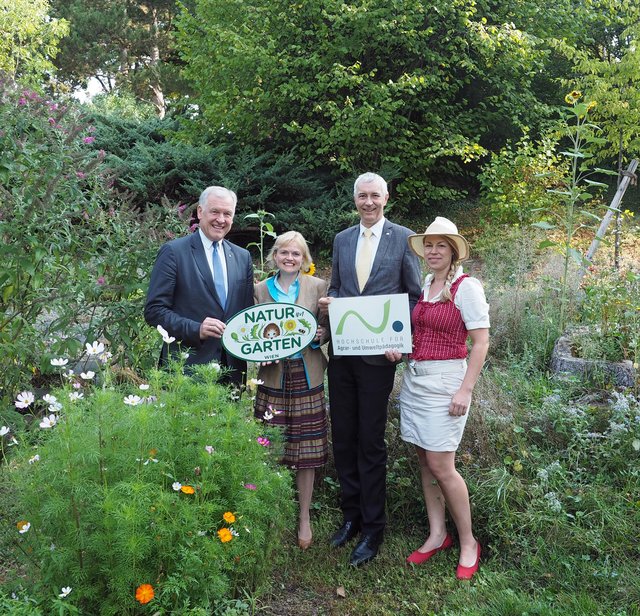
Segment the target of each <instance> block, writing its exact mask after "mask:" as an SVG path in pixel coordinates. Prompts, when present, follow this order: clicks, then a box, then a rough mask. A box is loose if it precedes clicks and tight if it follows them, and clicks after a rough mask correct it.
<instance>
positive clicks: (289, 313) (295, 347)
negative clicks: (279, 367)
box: [222, 302, 318, 361]
mask: <svg viewBox="0 0 640 616" xmlns="http://www.w3.org/2000/svg"><path fill="white" fill-rule="evenodd" d="M317 329H318V322H317V321H316V317H315V315H314V314H313V312H311V311H310V310H307V309H306V308H303V307H302V306H298V305H297V304H284V303H280V302H272V303H267V304H256V305H255V306H251V307H250V308H245V310H242V311H240V312H238V313H237V314H234V315H233V317H232V318H231V319H230V320H229V321H227V326H226V328H225V330H224V334H223V335H222V345H223V346H224V348H225V349H226V350H227V352H228V353H230V354H231V355H233V356H234V357H238V358H240V359H244V360H247V361H275V360H276V359H284V358H286V357H290V356H291V355H295V354H296V353H299V352H300V351H302V350H303V349H304V348H306V347H307V346H309V345H310V344H311V342H313V339H314V338H315V335H316V330H317Z"/></svg>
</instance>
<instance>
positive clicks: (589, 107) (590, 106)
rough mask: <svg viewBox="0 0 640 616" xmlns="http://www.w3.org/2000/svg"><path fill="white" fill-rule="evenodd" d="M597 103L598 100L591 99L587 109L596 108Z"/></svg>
mask: <svg viewBox="0 0 640 616" xmlns="http://www.w3.org/2000/svg"><path fill="white" fill-rule="evenodd" d="M596 105H597V103H596V101H591V102H590V103H589V104H588V105H587V111H591V110H592V109H594V108H595V106H596Z"/></svg>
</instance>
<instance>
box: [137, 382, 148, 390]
mask: <svg viewBox="0 0 640 616" xmlns="http://www.w3.org/2000/svg"><path fill="white" fill-rule="evenodd" d="M138 389H141V390H142V391H147V389H149V385H148V384H147V383H140V385H138Z"/></svg>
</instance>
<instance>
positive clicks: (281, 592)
mask: <svg viewBox="0 0 640 616" xmlns="http://www.w3.org/2000/svg"><path fill="white" fill-rule="evenodd" d="M519 370H520V368H519V367H515V368H511V370H509V371H506V372H505V371H504V370H497V369H496V370H490V371H489V372H488V373H487V374H485V375H484V377H483V384H482V386H480V390H479V391H478V395H477V396H476V401H477V402H476V408H475V409H474V411H473V414H472V416H471V418H470V420H469V423H468V429H467V433H466V434H465V439H464V440H463V444H462V446H461V450H460V464H459V467H460V470H461V472H462V474H463V475H464V476H465V477H466V479H467V481H468V483H469V487H470V492H471V498H472V507H473V512H474V522H475V531H476V533H477V536H478V537H479V539H480V541H481V543H482V545H483V548H484V550H483V559H482V564H481V568H480V572H479V574H478V575H477V577H476V578H475V579H474V580H473V581H472V582H470V583H468V582H459V581H457V580H456V579H455V567H456V564H457V557H458V551H457V549H455V548H454V549H452V550H449V551H446V552H443V553H441V554H438V555H437V556H436V557H434V558H433V559H432V560H430V561H429V562H428V563H427V564H425V565H422V566H406V565H405V564H404V559H405V558H406V556H407V555H408V554H409V553H411V552H412V551H413V550H414V549H416V547H417V546H419V545H420V544H421V543H422V542H423V540H424V538H425V536H426V533H427V532H428V531H427V525H426V516H425V514H424V508H423V505H422V503H421V493H420V488H419V482H418V474H417V465H416V464H415V461H414V459H413V456H412V452H411V451H410V450H409V448H407V447H406V446H405V444H404V443H401V442H398V440H397V438H398V437H397V434H396V432H395V430H396V428H395V425H396V422H397V411H396V410H395V409H394V411H393V413H392V417H391V420H390V422H389V429H388V438H389V449H390V453H391V456H390V471H389V477H390V482H389V484H390V485H389V489H388V493H389V496H388V503H387V507H388V511H389V512H391V511H394V512H395V513H390V515H389V522H388V527H387V533H386V537H385V542H384V544H383V546H382V548H381V550H380V554H379V555H378V557H377V558H376V559H375V560H374V561H372V562H371V563H369V564H368V565H366V566H364V567H362V568H359V569H354V568H353V567H350V566H349V564H348V559H349V554H350V551H351V549H352V547H353V545H354V544H351V546H347V547H345V548H340V549H333V548H331V547H330V546H329V545H328V542H327V539H328V537H329V536H330V534H331V533H332V532H333V531H334V530H335V528H336V527H337V526H338V525H339V524H340V522H341V514H340V511H339V509H338V507H337V490H336V488H335V485H334V482H333V481H332V480H329V481H325V480H323V478H322V477H320V478H319V482H318V485H317V488H316V507H317V508H316V511H315V515H314V519H313V528H314V544H313V545H312V547H311V548H310V549H309V550H308V551H306V552H302V551H300V550H299V549H298V548H297V547H296V545H295V534H294V529H292V532H291V534H290V536H289V537H288V541H286V543H285V545H283V546H282V550H281V551H280V552H279V555H278V558H277V560H276V562H275V563H274V566H273V571H274V573H273V577H272V586H271V589H270V590H269V591H268V592H266V594H264V595H262V596H261V597H259V599H258V602H257V603H258V608H257V611H256V613H258V614H264V615H268V616H276V615H278V616H288V615H293V614H309V615H312V614H317V615H324V614H331V615H334V614H339V615H349V616H391V615H396V614H401V615H405V614H406V615H414V614H415V615H418V614H419V615H430V614H437V615H458V614H460V615H473V616H480V615H487V616H495V615H505V616H506V615H509V616H515V615H522V616H524V615H525V614H526V615H540V616H543V615H545V616H546V615H549V616H560V615H562V616H566V615H569V616H573V615H575V616H587V615H592V614H593V615H603V616H604V615H607V616H609V615H611V616H613V615H615V616H635V615H637V614H640V609H639V608H638V606H639V605H640V573H639V570H638V565H639V564H640V560H639V553H638V544H637V537H638V533H639V530H640V501H637V498H638V496H637V495H638V493H640V490H639V488H640V475H639V473H638V469H637V454H636V458H635V460H636V465H635V467H634V466H633V465H632V464H629V465H628V467H626V468H625V465H624V464H622V460H619V459H615V458H616V456H615V454H614V455H612V456H611V457H609V458H608V456H607V446H608V445H606V444H600V443H599V444H598V448H597V451H596V450H592V451H591V455H592V456H593V462H594V465H593V467H592V468H589V467H588V466H586V465H587V464H588V462H589V461H588V460H587V459H584V457H583V458H581V457H580V456H579V455H578V454H577V453H576V452H575V451H574V450H573V447H574V445H575V442H576V441H575V435H574V436H573V437H572V436H571V434H570V433H571V432H572V431H578V430H580V429H581V426H580V425H579V422H578V421H577V419H574V418H572V417H571V416H569V417H568V418H567V424H568V425H567V426H565V428H564V430H560V431H559V429H558V428H557V427H556V426H554V422H555V421H557V420H558V418H559V417H560V416H561V413H562V410H563V409H565V408H567V407H569V408H571V406H572V405H574V404H575V399H574V398H576V396H577V397H583V396H584V387H585V386H587V384H585V383H578V382H569V383H558V382H553V381H552V380H550V379H549V378H548V377H547V376H546V375H544V374H542V375H539V376H538V379H537V380H538V381H539V382H538V384H537V388H535V387H533V383H532V379H531V378H528V379H523V378H522V377H523V375H522V374H518V372H519ZM509 380H515V381H522V380H526V382H527V387H526V388H525V389H526V395H524V396H522V398H520V399H519V394H520V395H522V392H521V391H518V390H514V391H512V392H511V393H510V394H509V393H505V388H504V385H505V384H506V382H507V381H509ZM511 385H512V386H513V383H511ZM494 394H497V397H495V398H494V397H493V395H494ZM536 399H537V406H534V404H536V403H535V401H536ZM609 402H611V400H609ZM495 403H497V404H495ZM582 406H583V407H584V408H585V413H587V414H589V413H590V416H589V417H588V418H587V420H586V421H587V424H588V425H586V426H585V427H583V429H584V430H586V429H589V430H590V429H595V427H596V426H598V425H600V424H602V422H603V417H605V421H608V420H609V419H610V418H611V413H612V412H613V411H612V410H611V404H609V403H606V404H603V405H602V407H601V408H597V409H596V408H591V410H590V411H589V409H590V407H589V405H588V404H587V405H582ZM636 412H638V413H640V408H638V409H636ZM599 414H600V415H602V416H603V417H599V416H598V415H599ZM633 421H635V420H633ZM639 435H640V426H638V425H637V422H636V425H635V426H633V427H632V428H631V430H630V431H629V432H627V433H625V439H626V440H629V439H633V438H635V437H638V436H639ZM606 438H613V437H612V436H609V437H605V439H606ZM625 442H626V441H625ZM609 445H610V446H612V447H613V446H614V443H613V442H611V443H609ZM623 449H624V446H623ZM515 461H520V463H521V465H522V468H521V470H516V465H515ZM394 467H395V468H394ZM542 471H545V472H546V474H547V475H548V476H547V477H546V478H544V479H542V478H541V477H544V476H545V473H543V472H542ZM326 472H327V475H326V477H328V478H330V477H333V476H334V471H333V469H332V468H331V467H329V468H328V469H327V471H326ZM398 478H403V479H404V480H405V483H403V485H397V483H396V480H397V479H398ZM552 492H553V493H555V495H556V496H555V497H556V499H557V501H558V503H559V505H557V504H555V501H553V500H552V499H551V498H550V497H548V496H546V495H547V494H550V493H552ZM450 529H451V530H454V527H453V526H450ZM634 538H635V539H634Z"/></svg>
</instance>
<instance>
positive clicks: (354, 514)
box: [320, 173, 422, 566]
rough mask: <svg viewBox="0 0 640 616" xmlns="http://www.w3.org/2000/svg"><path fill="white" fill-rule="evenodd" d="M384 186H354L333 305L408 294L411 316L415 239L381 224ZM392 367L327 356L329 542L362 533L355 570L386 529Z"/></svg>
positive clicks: (416, 275) (363, 179)
mask: <svg viewBox="0 0 640 616" xmlns="http://www.w3.org/2000/svg"><path fill="white" fill-rule="evenodd" d="M388 199H389V192H388V190H387V183H386V182H385V180H384V179H383V178H382V177H380V176H379V175H376V174H375V173H364V174H363V175H361V176H360V177H359V178H358V179H357V180H356V181H355V185H354V200H355V204H356V208H357V210H358V213H359V215H360V223H359V224H357V225H355V226H353V227H350V228H349V229H346V230H344V231H341V232H340V233H338V234H337V235H336V237H335V240H334V243H333V264H332V271H331V283H330V285H329V292H328V295H329V297H327V298H323V299H321V300H320V302H321V304H320V305H321V307H323V309H325V310H328V305H329V303H330V302H331V301H332V299H333V298H335V297H358V296H362V295H387V294H395V293H408V294H409V307H410V309H413V307H414V306H415V304H416V302H417V301H418V298H419V296H420V291H421V286H422V285H421V275H420V264H419V261H418V258H417V257H416V256H415V255H414V254H413V253H412V251H411V250H410V248H409V244H408V242H407V238H408V236H409V235H412V234H413V233H414V232H413V231H411V230H410V229H407V228H406V227H401V226H400V225H396V224H393V223H391V222H389V221H388V220H386V219H385V217H384V206H385V205H386V203H387V201H388ZM395 368H396V367H395V364H394V363H391V362H389V361H387V359H386V358H385V357H384V355H376V356H371V355H369V356H345V357H336V356H334V355H333V353H332V352H331V350H330V357H329V368H328V376H329V402H330V413H331V431H332V439H333V454H334V459H335V465H336V471H337V473H338V480H339V481H340V488H341V501H340V506H341V508H342V513H343V517H344V520H343V524H342V526H341V527H340V528H339V529H338V530H337V531H336V532H335V533H334V535H333V536H332V537H331V543H332V545H334V546H335V547H339V546H342V545H345V544H346V543H347V542H348V541H349V540H351V539H352V538H353V537H355V536H356V535H357V534H358V533H361V535H360V541H359V543H358V544H357V545H356V547H355V549H354V550H353V552H352V553H351V558H350V563H351V564H352V565H355V566H358V565H362V564H364V563H366V562H368V561H370V560H371V559H372V558H374V557H375V556H376V555H377V554H378V548H379V546H380V544H381V543H382V538H383V531H384V527H385V522H386V517H385V497H386V463H387V450H386V445H385V442H384V432H385V426H386V422H387V407H388V404H389V395H390V394H391V390H392V388H393V380H394V374H395Z"/></svg>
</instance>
